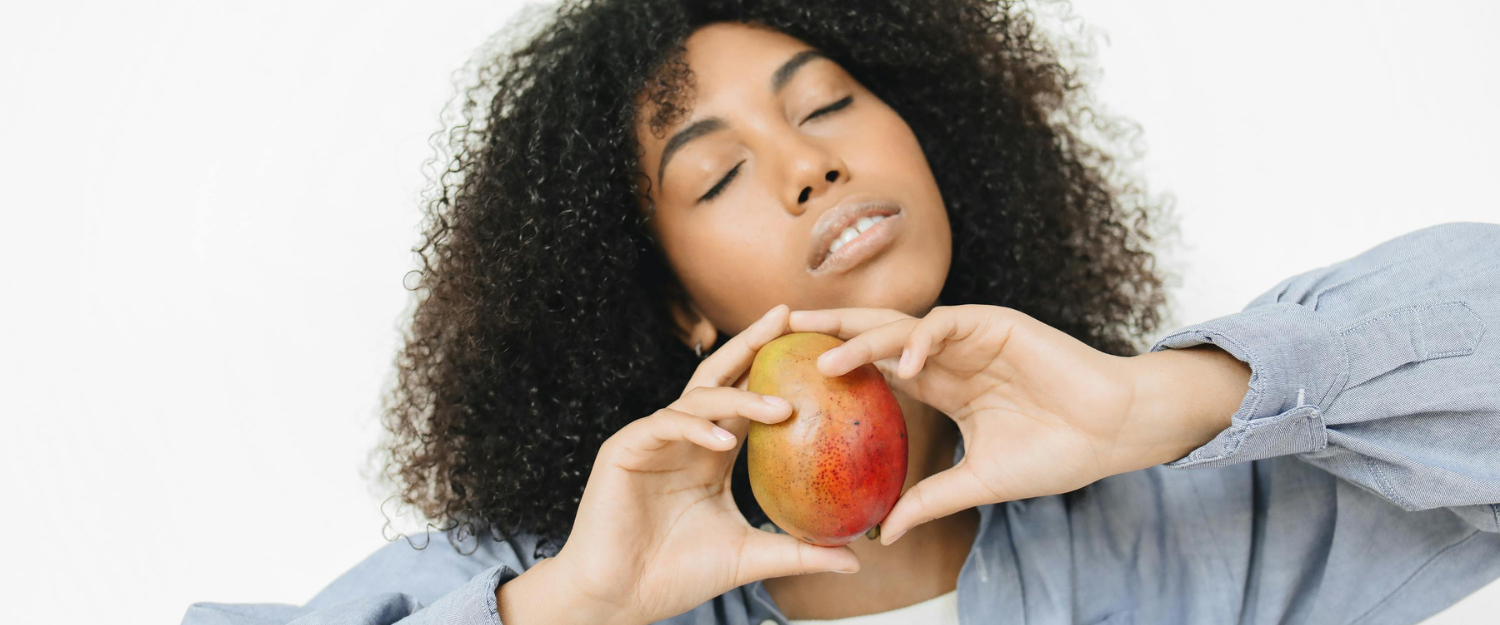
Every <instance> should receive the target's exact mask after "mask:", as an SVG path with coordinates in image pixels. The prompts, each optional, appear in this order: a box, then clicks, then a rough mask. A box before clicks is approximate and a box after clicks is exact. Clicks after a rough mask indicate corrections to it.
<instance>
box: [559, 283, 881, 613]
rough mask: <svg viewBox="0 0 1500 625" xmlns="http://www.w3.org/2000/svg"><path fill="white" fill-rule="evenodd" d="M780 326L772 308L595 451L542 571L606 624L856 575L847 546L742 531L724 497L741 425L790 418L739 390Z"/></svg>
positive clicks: (784, 322)
mask: <svg viewBox="0 0 1500 625" xmlns="http://www.w3.org/2000/svg"><path fill="white" fill-rule="evenodd" d="M788 317H789V311H788V309H787V307H786V305H784V304H783V305H778V306H776V307H775V308H772V309H771V310H770V311H769V312H767V313H766V315H765V316H763V317H761V319H760V320H759V321H756V322H755V323H754V324H752V325H751V326H750V327H748V328H746V329H745V330H744V331H743V332H741V333H739V334H738V335H737V336H735V337H734V338H733V339H731V340H729V341H728V342H726V343H725V344H724V345H722V346H721V347H720V348H719V349H718V350H716V351H714V353H713V354H711V355H709V357H708V358H706V359H704V361H703V363H702V364H700V365H699V366H698V369H697V371H696V372H695V373H694V374H693V377H692V379H691V380H690V381H689V382H688V384H687V387H686V389H685V390H684V391H683V393H682V396H681V397H680V398H679V399H678V400H677V401H674V402H672V404H671V405H669V406H667V407H666V408H663V409H661V410H658V411H656V412H655V413H653V414H651V415H650V416H647V417H645V418H642V419H637V420H636V421H634V422H632V423H631V424H629V425H627V426H625V427H624V428H621V429H620V431H618V432H616V433H615V434H614V435H613V436H611V437H610V438H609V439H608V440H606V441H605V442H604V445H603V447H602V448H600V450H599V455H598V457H597V458H596V459H595V460H594V466H593V469H592V471H591V472H590V473H589V481H588V484H587V485H586V486H585V487H584V492H583V496H582V498H581V499H580V501H579V504H578V516H577V519H576V520H575V521H574V525H573V531H572V533H571V534H570V535H569V537H568V540H567V542H566V544H565V545H564V546H563V549H562V551H560V552H559V553H558V554H557V556H556V557H555V558H554V560H555V562H553V563H552V572H553V573H555V574H556V575H557V577H556V579H562V580H568V582H567V583H569V584H571V586H572V589H571V590H572V592H575V593H577V594H578V595H579V597H578V598H579V599H582V600H585V601H588V602H590V603H592V604H593V605H594V606H597V607H600V608H602V612H612V614H609V621H608V622H612V623H652V622H655V621H658V620H662V619H666V618H670V617H672V616H676V615H678V614H681V613H683V612H686V611H688V610H690V609H692V608H694V607H696V606H698V605H700V604H702V603H703V602H705V601H708V600H710V599H712V598H714V597H717V596H719V595H720V594H723V593H724V592H727V591H729V590H730V589H733V588H736V587H738V586H741V585H744V584H748V583H751V582H754V581H756V580H760V579H765V578H769V577H782V576H787V575H797V574H802V573H820V572H825V571H843V572H849V573H852V572H855V571H858V570H859V559H858V558H857V557H856V556H855V555H854V552H853V551H852V550H850V549H849V548H848V547H847V546H844V547H819V546H815V545H811V544H808V543H805V542H802V541H799V540H797V539H795V538H792V537H791V536H788V535H786V534H781V533H771V532H765V531H761V530H759V529H756V528H754V527H752V526H751V525H750V524H749V522H748V521H746V520H745V517H744V515H742V514H741V513H740V511H739V509H738V508H737V507H736V506H735V503H734V498H733V496H732V494H731V492H730V486H729V479H730V475H731V473H732V469H733V467H734V462H735V458H736V454H737V452H738V450H739V445H740V444H742V443H743V441H744V439H745V433H746V432H747V431H748V430H749V428H750V424H749V420H750V419H754V420H756V421H760V422H762V423H777V422H780V421H782V420H784V419H786V418H787V417H788V416H790V415H791V412H792V410H791V406H790V405H787V404H785V402H782V403H781V404H779V405H778V404H774V403H770V402H767V401H766V400H765V399H764V396H762V395H760V394H758V393H752V392H749V391H747V390H744V389H743V388H740V387H741V386H743V383H744V379H745V375H744V374H745V373H747V372H748V371H749V369H750V365H751V363H752V362H754V360H755V354H756V352H757V351H759V350H760V348H761V346H763V345H765V344H766V343H768V342H770V341H771V340H772V339H775V338H777V337H779V336H781V335H783V334H785V333H787V331H788ZM721 428H722V429H721ZM716 430H719V432H720V433H719V435H716ZM726 431H727V433H728V434H729V435H730V437H729V438H721V436H723V433H724V432H726ZM600 622H605V621H600Z"/></svg>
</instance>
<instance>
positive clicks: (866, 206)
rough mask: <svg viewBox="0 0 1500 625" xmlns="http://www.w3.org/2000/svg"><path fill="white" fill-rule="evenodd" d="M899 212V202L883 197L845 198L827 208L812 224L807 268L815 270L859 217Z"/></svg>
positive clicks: (883, 215) (889, 214) (887, 215)
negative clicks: (816, 221) (840, 236)
mask: <svg viewBox="0 0 1500 625" xmlns="http://www.w3.org/2000/svg"><path fill="white" fill-rule="evenodd" d="M900 212H901V205H900V204H897V203H896V202H894V201H891V200H887V199H884V198H865V199H857V200H845V201H844V202H842V203H840V204H839V205H838V206H835V207H833V208H832V209H829V210H828V211H827V212H825V213H823V215H822V216H821V217H819V218H818V223H817V224H815V225H814V226H813V236H812V244H811V245H810V247H809V248H808V250H807V267H808V270H809V271H816V270H817V269H818V268H819V265H822V264H823V261H825V260H827V259H828V256H829V251H828V247H829V246H830V245H832V244H833V242H834V240H836V239H837V238H838V237H839V235H840V234H841V233H842V232H843V231H844V229H845V228H849V227H852V226H854V225H855V223H856V222H858V221H859V219H860V218H861V217H875V216H881V217H891V216H893V215H896V214H899V213H900Z"/></svg>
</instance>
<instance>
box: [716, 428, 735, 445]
mask: <svg viewBox="0 0 1500 625" xmlns="http://www.w3.org/2000/svg"><path fill="white" fill-rule="evenodd" d="M714 438H717V439H719V440H721V441H727V440H734V435H733V434H730V433H729V430H726V429H724V428H721V427H719V426H717V425H716V426H714Z"/></svg>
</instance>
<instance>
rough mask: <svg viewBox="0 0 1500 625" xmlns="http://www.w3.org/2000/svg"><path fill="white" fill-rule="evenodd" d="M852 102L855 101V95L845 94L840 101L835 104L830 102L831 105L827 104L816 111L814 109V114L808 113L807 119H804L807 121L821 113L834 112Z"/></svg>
mask: <svg viewBox="0 0 1500 625" xmlns="http://www.w3.org/2000/svg"><path fill="white" fill-rule="evenodd" d="M852 102H854V96H852V95H851V96H845V97H844V99H842V100H839V101H838V102H834V103H833V104H830V105H828V106H825V107H823V108H820V109H818V110H816V111H813V114H812V115H808V116H807V119H804V120H802V121H803V122H806V121H808V120H810V119H812V118H814V117H817V116H819V115H823V114H825V113H832V112H834V111H837V110H839V109H841V108H844V107H846V106H849V104H850V103H852Z"/></svg>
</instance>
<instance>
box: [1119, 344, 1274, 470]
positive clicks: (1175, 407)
mask: <svg viewBox="0 0 1500 625" xmlns="http://www.w3.org/2000/svg"><path fill="white" fill-rule="evenodd" d="M1130 360H1131V361H1132V365H1133V369H1134V371H1135V375H1134V384H1135V394H1134V398H1133V401H1132V402H1131V408H1130V411H1129V415H1128V417H1127V421H1126V422H1127V423H1131V424H1135V425H1136V429H1138V430H1142V431H1144V432H1145V434H1144V435H1143V436H1142V437H1141V438H1142V443H1141V448H1142V450H1143V453H1142V455H1141V457H1140V458H1139V460H1138V463H1137V464H1139V466H1135V467H1127V468H1126V470H1135V469H1143V468H1146V467H1150V466H1155V465H1158V464H1163V463H1166V462H1171V461H1173V460H1177V459H1179V458H1182V457H1183V456H1186V455H1187V454H1188V453H1189V452H1191V451H1193V450H1194V449H1197V448H1198V447H1201V446H1203V445H1204V444H1205V443H1207V442H1209V441H1210V440H1213V438H1214V437H1215V436H1217V435H1218V434H1219V432H1222V431H1224V429H1225V428H1228V427H1229V426H1230V424H1231V420H1230V417H1231V416H1233V415H1234V413H1235V412H1236V411H1238V410H1239V408H1240V405H1241V404H1242V403H1243V402H1244V399H1245V394H1246V393H1247V392H1249V388H1250V366H1249V365H1248V364H1246V363H1244V362H1242V361H1240V360H1239V359H1238V358H1235V357H1234V356H1233V355H1231V354H1230V353H1228V352H1226V351H1224V350H1222V349H1219V348H1218V347H1216V346H1213V345H1208V344H1204V345H1195V346H1192V347H1187V348H1182V349H1166V350H1162V351H1158V352H1149V353H1145V354H1140V355H1138V356H1132V357H1131V358H1130Z"/></svg>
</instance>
